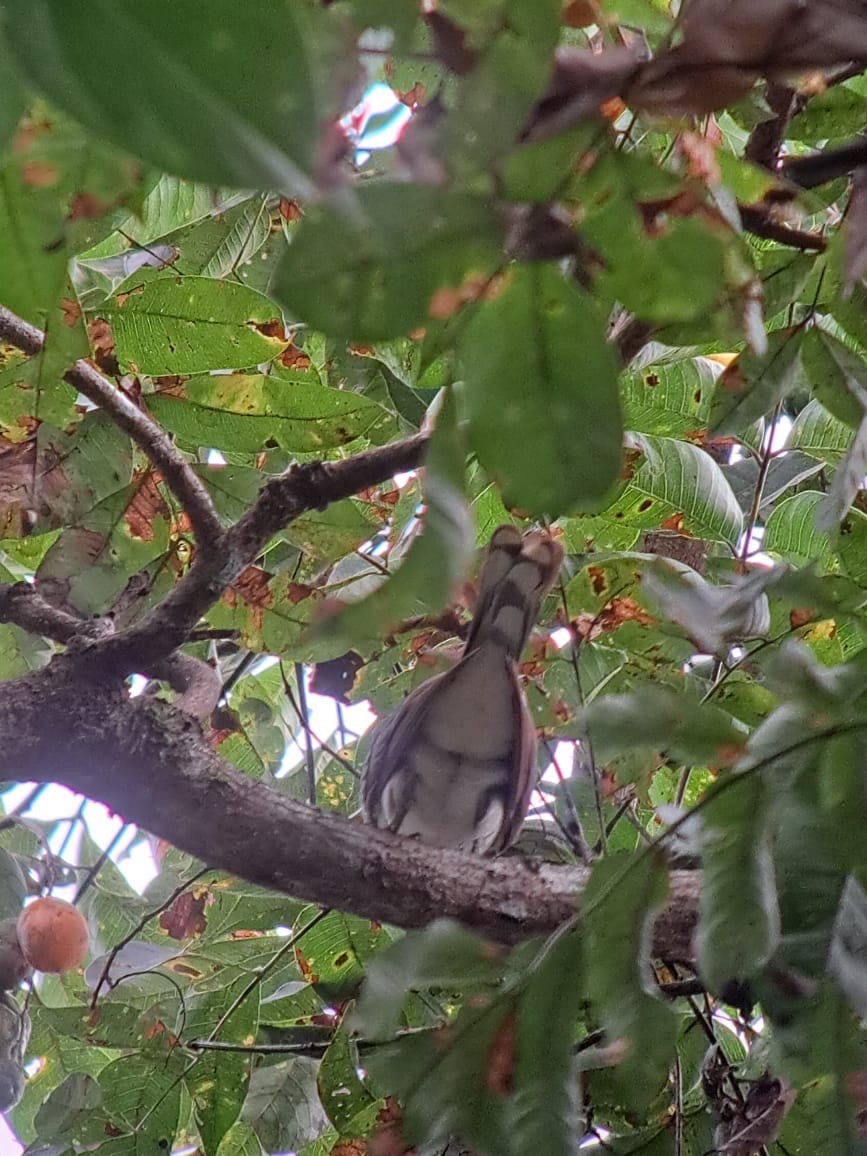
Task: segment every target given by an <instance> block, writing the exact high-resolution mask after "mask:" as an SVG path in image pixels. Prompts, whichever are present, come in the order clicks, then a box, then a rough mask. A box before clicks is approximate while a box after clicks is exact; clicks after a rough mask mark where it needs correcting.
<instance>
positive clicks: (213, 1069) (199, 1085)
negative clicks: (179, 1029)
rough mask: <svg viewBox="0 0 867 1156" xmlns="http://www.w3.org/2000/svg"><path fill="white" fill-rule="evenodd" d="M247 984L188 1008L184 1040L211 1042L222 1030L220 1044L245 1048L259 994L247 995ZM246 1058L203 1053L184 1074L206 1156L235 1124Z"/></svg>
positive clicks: (243, 1092)
mask: <svg viewBox="0 0 867 1156" xmlns="http://www.w3.org/2000/svg"><path fill="white" fill-rule="evenodd" d="M248 986H249V978H248V977H247V976H245V975H244V976H241V977H240V978H239V979H237V980H235V982H234V983H228V984H226V985H225V986H223V987H220V988H219V989H218V990H217V991H214V992H210V993H209V994H208V995H207V996H206V997H205V998H204V999H203V1000H201V1001H198V1002H197V1003H196V1005H195V1007H192V1008H188V1010H187V1016H186V1020H185V1023H184V1031H185V1034H186V1037H187V1039H189V1040H196V1039H204V1040H207V1039H209V1038H210V1037H211V1036H212V1035H213V1032H214V1029H215V1027H216V1025H217V1024H221V1025H222V1026H221V1028H220V1031H219V1034H218V1035H217V1036H216V1038H217V1039H218V1040H220V1041H221V1042H222V1043H226V1044H240V1045H243V1044H249V1042H250V1040H252V1039H253V1038H255V1035H256V1027H257V1025H258V1022H259V989H258V987H256V988H254V989H253V990H252V991H248V990H247V988H248ZM249 1076H250V1057H249V1056H248V1055H245V1053H244V1052H243V1051H237V1052H235V1051H231V1050H226V1051H218V1050H211V1051H204V1052H202V1053H200V1054H199V1056H198V1057H197V1059H196V1063H195V1065H194V1066H192V1067H191V1068H190V1069H189V1070H188V1071H187V1073H186V1075H185V1079H184V1083H185V1084H186V1087H187V1090H188V1091H189V1093H190V1096H191V1097H192V1100H193V1104H194V1105H195V1112H196V1122H197V1124H198V1129H199V1136H200V1137H201V1140H202V1145H203V1147H204V1150H205V1156H216V1153H217V1149H218V1148H219V1146H220V1144H221V1142H222V1139H223V1137H224V1136H225V1135H226V1133H227V1132H228V1131H229V1129H230V1128H231V1127H232V1125H233V1124H234V1123H235V1121H236V1120H237V1119H238V1115H239V1113H240V1111H241V1108H242V1106H243V1104H244V1100H245V1098H246V1095H247V1083H248V1080H249Z"/></svg>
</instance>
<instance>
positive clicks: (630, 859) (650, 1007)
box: [582, 852, 677, 1111]
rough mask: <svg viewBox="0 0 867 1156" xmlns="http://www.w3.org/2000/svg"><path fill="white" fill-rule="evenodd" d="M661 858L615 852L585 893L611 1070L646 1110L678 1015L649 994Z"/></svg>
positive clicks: (664, 1068)
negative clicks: (610, 1058)
mask: <svg viewBox="0 0 867 1156" xmlns="http://www.w3.org/2000/svg"><path fill="white" fill-rule="evenodd" d="M667 892H668V875H667V870H666V867H665V865H664V863H663V862H662V860H661V859H658V858H655V857H653V856H651V855H648V854H645V853H642V852H637V853H635V854H625V853H621V854H617V855H609V856H608V857H607V858H605V859H602V860H600V861H599V862H598V863H597V864H596V865H595V866H594V868H593V874H592V875H591V877H590V882H589V883H588V886H587V890H586V891H585V892H584V895H583V897H582V905H583V909H584V912H585V915H584V919H583V921H582V924H583V942H584V968H585V974H586V977H587V981H586V982H587V991H588V994H589V996H590V999H591V1002H592V1004H593V1007H594V1009H595V1011H596V1012H597V1014H598V1016H599V1018H600V1020H601V1022H602V1025H603V1027H604V1029H605V1036H606V1041H607V1044H608V1046H609V1047H610V1048H611V1049H612V1062H616V1061H618V1060H619V1062H616V1066H615V1067H614V1068H613V1069H612V1076H613V1078H614V1079H615V1080H616V1083H617V1085H618V1088H619V1089H620V1093H621V1095H622V1096H623V1103H624V1104H627V1105H629V1106H630V1107H632V1108H634V1109H635V1110H636V1111H642V1110H644V1109H645V1108H646V1107H647V1106H648V1104H649V1103H650V1102H651V1101H652V1100H653V1098H654V1097H655V1096H656V1095H657V1093H658V1092H659V1090H660V1088H661V1087H662V1085H663V1083H664V1082H665V1079H666V1077H667V1075H668V1069H669V1065H670V1064H671V1061H672V1059H673V1058H674V1051H675V1040H676V1035H677V1025H676V1019H675V1016H674V1013H673V1011H672V1010H671V1008H670V1007H667V1006H666V1005H665V1004H663V1003H662V1002H660V1000H659V999H656V998H655V997H654V996H653V995H651V994H650V993H651V992H652V991H653V971H652V968H651V965H650V932H651V927H652V920H653V916H654V913H655V912H656V911H657V910H658V909H659V907H660V906H661V905H662V904H663V903H664V902H665V898H666V894H667Z"/></svg>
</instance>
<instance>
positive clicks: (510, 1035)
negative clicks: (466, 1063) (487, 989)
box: [485, 1009, 517, 1097]
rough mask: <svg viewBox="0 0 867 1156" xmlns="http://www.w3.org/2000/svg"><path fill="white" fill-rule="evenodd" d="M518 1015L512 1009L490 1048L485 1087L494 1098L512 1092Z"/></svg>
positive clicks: (486, 1063) (486, 1064)
mask: <svg viewBox="0 0 867 1156" xmlns="http://www.w3.org/2000/svg"><path fill="white" fill-rule="evenodd" d="M516 1028H517V1015H516V1013H515V1010H514V1009H512V1010H511V1011H510V1012H509V1013H508V1015H507V1016H506V1018H505V1019H504V1020H503V1022H502V1023H501V1024H500V1026H499V1028H497V1031H496V1034H495V1035H494V1038H493V1039H492V1040H491V1043H490V1046H489V1047H488V1054H487V1057H486V1061H485V1087H486V1088H487V1089H488V1091H489V1092H491V1093H492V1095H494V1096H502V1097H506V1096H508V1095H510V1094H511V1091H512V1075H513V1072H514V1068H515V1050H516V1046H517V1038H516V1034H517V1033H516Z"/></svg>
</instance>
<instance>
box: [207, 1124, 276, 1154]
mask: <svg viewBox="0 0 867 1156" xmlns="http://www.w3.org/2000/svg"><path fill="white" fill-rule="evenodd" d="M217 1156H267V1153H266V1152H265V1149H264V1148H263V1147H262V1145H261V1143H260V1141H259V1137H258V1136H257V1135H256V1133H255V1132H254V1131H253V1129H252V1128H251V1127H250V1125H249V1124H245V1123H244V1122H243V1121H241V1120H238V1121H237V1122H236V1123H234V1124H233V1125H232V1127H231V1128H230V1129H229V1131H228V1132H227V1133H226V1135H225V1136H224V1137H223V1139H222V1140H221V1141H220V1147H219V1148H218V1149H217Z"/></svg>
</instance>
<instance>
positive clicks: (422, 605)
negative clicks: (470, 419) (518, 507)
mask: <svg viewBox="0 0 867 1156" xmlns="http://www.w3.org/2000/svg"><path fill="white" fill-rule="evenodd" d="M422 484H423V493H424V503H425V513H424V519H423V523H422V529H421V533H420V534H418V535H417V536H416V537H415V538H414V539H413V541H412V544H411V545H410V547H409V549H408V550H407V552H406V555H405V556H404V558H403V560H402V562H401V565H400V568H399V569H398V570H396V571H395V572H394V573H393V574H390V575H389V576H388V578H387V579H386V580H385V581H384V582H382V583H381V585H379V586H378V587H377V588H376V589H375V590H374V591H373V593H372V594H369V595H368V596H367V597H366V598H363V599H362V600H361V601H360V602H355V603H351V604H350V605H348V606H346V607H345V608H344V609H343V610H341V611H340V612H339V613H338V614H336V615H334V616H333V617H331V618H328V619H326V620H325V621H324V622H322V623H321V625H320V626H319V627H318V635H319V637H320V638H322V639H323V640H326V641H327V642H328V644H329V645H333V647H334V653H335V654H339V653H341V652H342V651H343V650H346V649H347V648H348V647H349V646H350V645H352V644H354V643H356V642H359V641H361V640H372V639H374V638H376V637H378V636H379V634H380V633H381V632H382V629H383V627H384V626H386V625H387V624H389V623H395V622H399V621H400V620H401V619H403V618H407V617H409V616H410V615H411V614H419V613H424V612H425V611H427V610H437V609H440V608H441V607H442V606H443V605H444V604H445V603H446V602H447V600H448V598H449V595H450V593H451V590H452V586H453V585H454V583H456V582H457V581H458V580H459V579H460V578H461V577H463V575H464V573H465V571H466V568H467V563H468V562H469V559H470V557H471V556H472V550H473V545H474V540H475V537H474V534H473V525H472V519H471V517H470V513H469V509H468V507H467V504H466V500H465V498H464V449H463V444H462V439H461V436H460V431H459V429H458V426H457V422H456V420H455V414H454V399H453V396H452V394H451V393H450V392H449V393H448V394H446V396H445V398H444V401H443V405H442V407H441V409H440V411H439V415H438V417H437V421H436V426H435V428H434V433H433V436H432V438H431V441H430V443H429V445H428V449H427V453H426V456H425V471H424V481H423V483H422Z"/></svg>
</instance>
